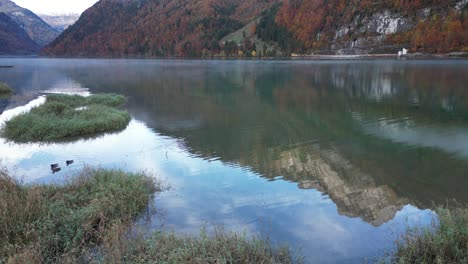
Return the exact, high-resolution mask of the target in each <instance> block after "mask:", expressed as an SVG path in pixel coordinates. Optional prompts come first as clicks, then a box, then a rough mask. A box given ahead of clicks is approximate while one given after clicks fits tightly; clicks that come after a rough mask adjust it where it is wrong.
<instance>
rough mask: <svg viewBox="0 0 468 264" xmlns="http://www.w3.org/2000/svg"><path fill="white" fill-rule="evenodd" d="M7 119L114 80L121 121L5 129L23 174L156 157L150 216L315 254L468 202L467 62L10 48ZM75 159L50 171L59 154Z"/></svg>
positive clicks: (6, 148) (111, 87) (340, 251)
mask: <svg viewBox="0 0 468 264" xmlns="http://www.w3.org/2000/svg"><path fill="white" fill-rule="evenodd" d="M0 65H12V66H14V67H13V68H3V69H0V82H6V83H8V84H9V85H10V86H11V87H12V88H14V89H15V91H16V92H15V95H14V96H13V97H11V98H8V99H7V98H3V99H0V113H2V114H1V115H0V123H2V122H4V120H6V119H7V118H8V117H10V116H12V115H14V114H16V113H18V112H21V111H24V110H27V109H28V108H30V106H32V105H37V104H39V103H40V102H41V101H43V100H44V94H47V93H79V94H89V93H110V92H112V93H120V94H123V95H125V96H127V97H128V103H127V105H126V108H127V109H128V110H129V112H130V113H131V115H132V117H133V120H132V121H131V122H130V125H129V126H128V127H127V128H126V129H125V130H124V131H122V132H119V133H114V134H108V135H104V136H101V137H97V138H92V139H86V140H79V141H75V142H64V143H56V144H15V143H11V142H7V141H5V140H4V139H0V159H1V160H2V161H1V163H2V165H4V166H6V167H7V168H9V169H10V171H12V172H14V173H15V175H19V176H22V178H23V180H24V182H25V183H35V182H45V183H59V182H61V181H63V179H65V178H67V177H69V175H71V174H73V173H74V172H76V171H78V170H79V169H80V168H82V167H83V166H84V165H92V166H102V167H106V168H122V169H125V170H129V171H136V170H147V171H150V172H153V173H154V175H156V176H157V177H160V178H161V179H163V181H164V182H165V183H166V184H168V185H170V189H169V190H168V191H165V192H163V193H161V194H159V195H158V196H157V197H156V198H155V203H154V204H155V208H156V210H148V212H147V214H146V215H145V217H143V218H144V219H143V218H142V219H141V220H140V222H145V224H147V225H148V226H150V227H151V228H154V229H163V230H174V231H176V232H178V233H189V234H197V233H198V232H199V230H200V229H201V228H204V227H206V228H208V229H210V228H212V227H214V226H224V228H225V229H227V230H233V231H237V232H245V233H247V234H255V235H260V236H262V237H268V238H269V239H270V240H271V241H272V242H273V243H274V244H275V245H282V244H286V243H287V244H289V245H290V246H291V247H292V248H293V250H294V252H296V253H297V254H300V255H303V256H305V258H306V262H311V263H318V262H319V263H362V262H364V261H365V260H366V259H367V260H372V259H373V258H375V257H380V256H382V255H383V254H384V253H385V252H389V251H391V250H392V249H394V241H395V240H396V239H397V238H398V236H399V235H400V234H402V232H403V231H404V230H405V228H406V227H407V226H421V225H423V226H424V225H429V224H431V220H432V218H433V216H434V213H433V211H432V210H431V209H433V205H434V203H435V204H444V203H446V202H447V200H451V199H456V200H457V201H458V202H461V203H466V202H468V192H467V191H466V186H468V60H434V61H431V60H421V61H417V60H408V61H397V60H359V61H352V60H344V61H340V60H330V61H305V60H297V61H296V60H287V61H230V60H225V61H214V60H207V61H202V60H94V59H43V58H27V59H22V58H1V59H0ZM69 159H73V160H75V163H74V164H73V165H71V166H69V167H65V168H64V169H63V170H62V171H61V172H60V173H56V174H53V175H52V174H51V172H50V171H49V168H50V164H51V163H56V162H61V163H64V162H65V160H69Z"/></svg>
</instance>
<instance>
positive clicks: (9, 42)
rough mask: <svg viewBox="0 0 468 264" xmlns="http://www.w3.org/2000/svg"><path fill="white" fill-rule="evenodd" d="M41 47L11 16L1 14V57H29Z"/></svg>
mask: <svg viewBox="0 0 468 264" xmlns="http://www.w3.org/2000/svg"><path fill="white" fill-rule="evenodd" d="M38 50H39V46H38V45H37V44H36V43H35V42H34V41H33V40H32V39H31V38H29V36H28V34H26V32H25V31H24V30H23V29H22V28H21V27H20V26H19V25H18V24H16V23H15V22H14V21H13V20H12V19H11V18H10V17H9V16H7V15H6V14H4V13H1V12H0V55H28V54H32V53H35V52H37V51H38Z"/></svg>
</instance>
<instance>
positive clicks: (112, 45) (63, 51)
mask: <svg viewBox="0 0 468 264" xmlns="http://www.w3.org/2000/svg"><path fill="white" fill-rule="evenodd" d="M275 2H278V1H277V0H180V1H172V0H139V1H129V0H101V1H99V2H98V3H97V4H95V5H94V6H93V7H91V8H89V9H88V10H86V11H85V12H84V13H83V14H82V15H81V17H80V19H79V20H78V21H77V22H76V23H75V24H74V25H72V26H71V27H69V28H68V29H67V30H65V31H64V33H63V34H62V35H60V36H59V37H58V38H57V39H56V40H55V41H54V42H53V43H51V44H50V45H49V46H48V47H46V48H45V49H44V54H46V55H58V56H64V55H66V56H129V55H130V56H198V55H201V54H202V53H203V52H204V51H206V52H210V53H217V52H219V51H220V45H219V40H220V39H221V38H222V37H224V36H225V35H227V34H229V33H230V32H233V31H235V30H238V29H239V28H241V27H242V26H243V25H245V24H247V23H248V22H251V21H252V20H254V19H256V18H257V17H258V16H259V15H260V14H261V12H262V11H263V10H265V9H267V8H269V7H270V6H272V4H273V3H275Z"/></svg>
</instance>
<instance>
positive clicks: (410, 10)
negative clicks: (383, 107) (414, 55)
mask: <svg viewBox="0 0 468 264" xmlns="http://www.w3.org/2000/svg"><path fill="white" fill-rule="evenodd" d="M467 3H468V1H466V0H446V1H438V0H427V1H420V0H415V1H369V0H350V1H343V0H330V1H320V0H285V1H284V4H283V5H282V6H281V8H280V9H279V11H278V13H277V15H276V23H277V24H278V26H280V27H284V28H286V29H287V30H289V31H290V32H291V33H292V34H293V35H294V37H295V38H297V39H298V40H300V41H301V42H302V43H303V50H307V51H313V52H324V53H338V54H347V53H352V54H356V53H357V54H360V53H386V52H392V53H393V52H395V51H396V50H398V49H400V48H401V47H407V48H411V49H412V50H413V51H421V52H428V53H437V52H450V51H461V50H464V49H466V47H467V41H468V23H467V21H466V19H465V17H466V16H467V15H468V8H467Z"/></svg>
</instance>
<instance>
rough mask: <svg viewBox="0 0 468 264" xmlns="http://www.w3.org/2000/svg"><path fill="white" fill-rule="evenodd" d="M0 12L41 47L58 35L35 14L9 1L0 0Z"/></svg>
mask: <svg viewBox="0 0 468 264" xmlns="http://www.w3.org/2000/svg"><path fill="white" fill-rule="evenodd" d="M0 12H3V13H5V14H6V15H8V16H9V17H10V18H11V19H12V20H13V21H14V22H15V23H16V24H18V25H19V26H20V27H21V28H22V29H24V31H25V32H26V33H27V34H28V36H29V37H30V38H31V39H32V40H33V41H34V42H36V43H37V44H38V45H39V46H41V47H42V46H45V45H47V44H49V43H50V42H51V41H52V40H54V39H55V38H56V37H57V36H58V34H59V32H57V31H56V30H55V29H53V28H52V27H51V26H49V25H48V24H47V23H46V22H44V21H43V20H42V19H41V18H39V17H38V16H37V15H36V14H34V13H33V12H31V11H29V10H28V9H25V8H22V7H19V6H17V5H16V4H15V3H14V2H12V1H10V0H0Z"/></svg>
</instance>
